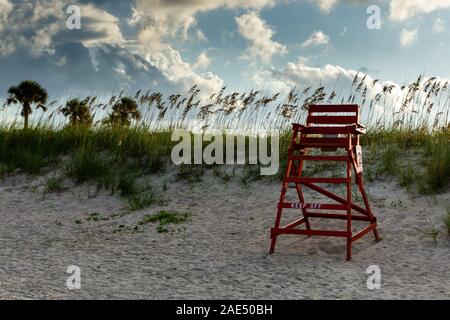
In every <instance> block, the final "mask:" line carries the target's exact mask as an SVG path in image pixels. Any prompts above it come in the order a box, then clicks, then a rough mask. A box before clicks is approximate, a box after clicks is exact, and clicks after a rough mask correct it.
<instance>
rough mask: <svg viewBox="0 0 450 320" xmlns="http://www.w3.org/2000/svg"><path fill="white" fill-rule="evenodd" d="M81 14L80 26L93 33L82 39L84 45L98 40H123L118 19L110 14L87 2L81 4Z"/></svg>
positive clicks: (108, 41) (110, 41)
mask: <svg viewBox="0 0 450 320" xmlns="http://www.w3.org/2000/svg"><path fill="white" fill-rule="evenodd" d="M81 15H82V20H81V28H82V29H86V30H89V32H90V33H92V34H94V35H95V36H93V37H91V38H86V39H85V40H84V41H82V43H83V44H84V45H86V46H90V45H95V44H96V43H99V42H103V43H116V44H118V43H122V42H123V41H124V38H123V36H122V32H121V31H120V27H119V20H118V19H117V18H116V17H115V16H113V15H112V14H110V13H108V12H106V11H105V10H101V9H99V8H97V7H95V6H93V5H91V4H89V5H84V6H81Z"/></svg>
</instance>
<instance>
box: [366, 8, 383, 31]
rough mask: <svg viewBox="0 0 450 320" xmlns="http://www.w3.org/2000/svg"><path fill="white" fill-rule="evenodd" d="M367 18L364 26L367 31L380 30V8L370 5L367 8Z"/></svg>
mask: <svg viewBox="0 0 450 320" xmlns="http://www.w3.org/2000/svg"><path fill="white" fill-rule="evenodd" d="M366 12H367V14H368V15H369V17H368V18H367V21H366V25H367V28H368V29H369V30H379V29H381V8H380V6H377V5H371V6H368V7H367V11H366Z"/></svg>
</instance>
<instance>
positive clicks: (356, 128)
mask: <svg viewBox="0 0 450 320" xmlns="http://www.w3.org/2000/svg"><path fill="white" fill-rule="evenodd" d="M292 125H293V129H294V130H298V131H300V132H301V133H306V134H308V133H309V134H339V133H341V134H345V133H351V134H365V133H366V127H364V126H363V125H361V124H358V123H354V124H352V125H349V126H344V127H311V126H305V125H302V124H299V123H293V124H292Z"/></svg>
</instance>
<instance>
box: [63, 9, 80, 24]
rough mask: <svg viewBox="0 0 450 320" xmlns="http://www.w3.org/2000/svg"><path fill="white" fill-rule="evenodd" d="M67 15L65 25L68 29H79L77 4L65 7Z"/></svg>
mask: <svg viewBox="0 0 450 320" xmlns="http://www.w3.org/2000/svg"><path fill="white" fill-rule="evenodd" d="M66 13H67V14H68V15H69V16H68V17H67V19H66V27H67V29H69V30H80V29H81V8H80V7H79V6H77V5H70V6H68V7H67V8H66Z"/></svg>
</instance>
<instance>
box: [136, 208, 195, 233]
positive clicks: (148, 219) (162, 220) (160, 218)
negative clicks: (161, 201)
mask: <svg viewBox="0 0 450 320" xmlns="http://www.w3.org/2000/svg"><path fill="white" fill-rule="evenodd" d="M190 215H191V214H190V213H188V212H176V211H158V212H157V213H156V214H151V215H150V214H147V215H145V216H144V217H143V218H142V219H141V220H140V221H139V222H138V225H145V224H148V223H153V222H159V225H158V227H157V230H158V232H168V231H169V230H168V229H167V227H166V226H167V225H168V224H170V223H175V224H178V223H182V222H184V221H186V219H187V218H188V217H189V216H190Z"/></svg>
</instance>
